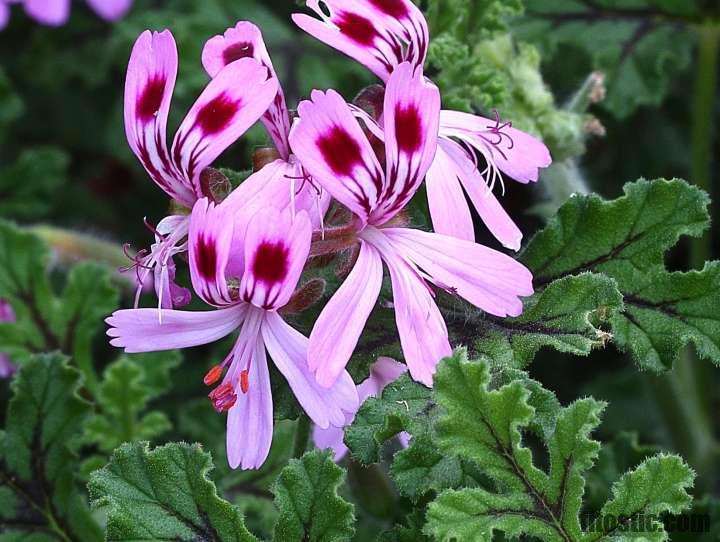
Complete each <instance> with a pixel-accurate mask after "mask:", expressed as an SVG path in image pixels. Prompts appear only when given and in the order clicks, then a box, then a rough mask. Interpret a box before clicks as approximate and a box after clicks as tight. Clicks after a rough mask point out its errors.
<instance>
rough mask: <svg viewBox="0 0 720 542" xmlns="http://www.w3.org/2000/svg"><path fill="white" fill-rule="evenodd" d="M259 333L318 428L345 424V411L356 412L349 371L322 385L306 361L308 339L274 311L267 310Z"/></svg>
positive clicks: (355, 397) (355, 396) (355, 393)
mask: <svg viewBox="0 0 720 542" xmlns="http://www.w3.org/2000/svg"><path fill="white" fill-rule="evenodd" d="M262 334H263V339H264V340H265V346H266V347H267V350H268V352H269V353H270V357H271V358H272V360H273V361H274V362H275V366H276V367H277V368H278V370H279V371H280V372H281V373H282V374H283V376H284V377H285V379H286V380H287V381H288V384H289V385H290V387H291V388H292V390H293V393H294V394H295V397H296V398H297V400H298V402H299V403H300V405H301V406H302V407H303V409H304V410H305V412H307V415H308V416H309V417H310V419H312V421H313V422H314V423H315V424H316V425H318V426H319V427H321V428H327V427H329V426H330V425H333V426H336V427H342V426H343V425H345V422H346V417H347V415H348V414H353V413H355V412H356V411H357V409H358V406H359V400H358V394H357V390H356V389H355V384H354V383H353V381H352V378H350V375H349V374H348V372H347V371H342V372H341V374H340V376H339V377H338V379H337V380H336V381H335V383H334V384H333V385H332V387H330V388H325V387H321V386H320V385H319V384H318V383H317V382H316V381H315V377H314V375H313V374H312V372H311V371H310V369H309V367H308V365H307V347H308V339H307V338H306V337H304V336H303V335H302V334H301V333H299V332H298V331H296V330H295V329H293V328H292V327H290V326H289V325H288V324H287V323H285V321H284V320H283V319H282V317H281V316H280V315H278V314H277V313H267V315H266V316H265V324H264V325H263V327H262Z"/></svg>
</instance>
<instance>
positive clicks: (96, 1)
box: [0, 0, 133, 29]
mask: <svg viewBox="0 0 720 542" xmlns="http://www.w3.org/2000/svg"><path fill="white" fill-rule="evenodd" d="M132 1H133V0H87V3H88V5H89V6H90V8H91V9H92V10H93V11H94V12H95V13H97V14H98V16H99V17H101V18H103V19H105V20H106V21H115V20H117V19H120V18H121V17H123V16H124V15H125V14H126V13H127V12H128V10H129V9H130V7H131V6H132ZM70 2H71V0H0V29H2V28H5V26H6V25H7V23H8V20H9V19H10V6H11V4H22V6H23V8H24V9H25V13H27V15H28V16H29V17H31V18H32V19H34V20H36V21H37V22H38V23H40V24H44V25H46V26H62V25H64V24H65V23H66V22H67V20H68V18H69V17H70Z"/></svg>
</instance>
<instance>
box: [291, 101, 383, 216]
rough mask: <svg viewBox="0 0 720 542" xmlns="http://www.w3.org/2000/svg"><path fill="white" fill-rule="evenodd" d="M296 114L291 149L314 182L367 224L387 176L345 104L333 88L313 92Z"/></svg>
mask: <svg viewBox="0 0 720 542" xmlns="http://www.w3.org/2000/svg"><path fill="white" fill-rule="evenodd" d="M298 114H299V116H300V119H299V121H297V122H296V124H295V126H294V127H293V129H292V131H291V133H290V145H291V147H292V150H293V152H294V153H295V155H296V156H297V157H298V159H299V160H300V162H301V163H302V165H303V167H304V168H305V169H306V170H307V171H308V173H310V175H312V177H313V179H314V181H316V182H317V183H318V184H320V185H321V186H322V187H323V188H325V189H326V190H327V191H328V192H329V193H330V194H331V195H332V196H333V197H334V198H335V199H337V200H338V201H339V202H340V203H342V204H343V205H345V206H346V207H347V208H348V209H350V210H351V211H352V212H353V213H355V214H356V215H357V216H358V217H359V218H360V219H361V221H362V222H363V223H365V221H366V220H367V217H368V216H369V214H370V213H371V212H372V210H373V209H374V208H375V206H376V204H377V201H378V197H379V195H380V194H381V193H382V190H383V183H384V177H385V176H384V174H383V172H382V169H381V168H380V164H379V163H378V160H377V158H376V156H375V153H374V152H373V149H372V147H371V146H370V143H369V141H368V139H367V137H366V136H365V134H364V133H363V131H362V129H361V128H360V125H359V124H358V121H357V120H356V119H355V117H354V116H353V114H352V112H351V110H350V108H349V107H348V105H347V103H346V102H345V100H344V99H343V98H342V96H340V95H339V94H338V93H337V92H335V91H334V90H329V91H328V92H321V91H319V90H315V91H313V93H312V96H311V100H306V101H303V102H302V103H301V104H300V105H299V107H298Z"/></svg>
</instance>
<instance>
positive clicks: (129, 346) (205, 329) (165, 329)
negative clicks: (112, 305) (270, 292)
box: [105, 305, 247, 353]
mask: <svg viewBox="0 0 720 542" xmlns="http://www.w3.org/2000/svg"><path fill="white" fill-rule="evenodd" d="M246 312H247V306H246V305H238V306H235V307H230V308H227V309H221V310H214V311H207V312H189V311H176V310H167V309H125V310H120V311H115V312H114V313H113V314H112V316H110V317H109V318H107V319H106V320H105V322H107V324H108V325H109V326H110V328H109V329H108V330H107V334H108V336H109V337H111V340H110V344H111V345H113V346H117V347H120V348H124V349H125V352H130V353H135V352H156V351H159V350H172V349H175V348H186V347H189V346H198V345H201V344H208V343H211V342H214V341H216V340H218V339H221V338H223V337H225V336H226V335H228V334H230V333H232V332H233V331H234V330H235V329H236V328H237V327H238V326H239V325H240V323H241V322H242V321H243V318H244V317H245V313H246Z"/></svg>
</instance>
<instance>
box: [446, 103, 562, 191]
mask: <svg viewBox="0 0 720 542" xmlns="http://www.w3.org/2000/svg"><path fill="white" fill-rule="evenodd" d="M440 126H441V128H440V133H441V135H445V136H448V137H449V136H452V137H458V138H460V139H463V140H465V141H466V142H467V143H469V144H470V145H472V146H474V147H475V148H477V149H478V150H479V151H480V152H481V153H483V154H485V155H488V154H489V155H490V158H491V159H492V161H493V162H494V163H495V165H496V166H497V167H498V168H499V169H500V171H502V172H503V173H505V174H506V175H508V176H509V177H510V178H512V179H515V180H516V181H518V182H521V183H528V182H536V181H537V180H538V176H539V171H538V170H539V169H540V168H546V167H548V166H549V165H550V164H551V163H552V157H551V156H550V151H549V150H548V148H547V147H546V146H545V145H544V144H543V142H542V141H540V140H539V139H537V138H536V137H534V136H531V135H530V134H527V133H525V132H523V131H521V130H517V129H516V128H513V127H512V126H510V125H509V124H507V125H506V123H504V122H503V121H500V122H498V121H495V120H490V119H486V118H483V117H479V116H476V115H471V114H469V113H461V112H458V111H442V113H441V115H440Z"/></svg>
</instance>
